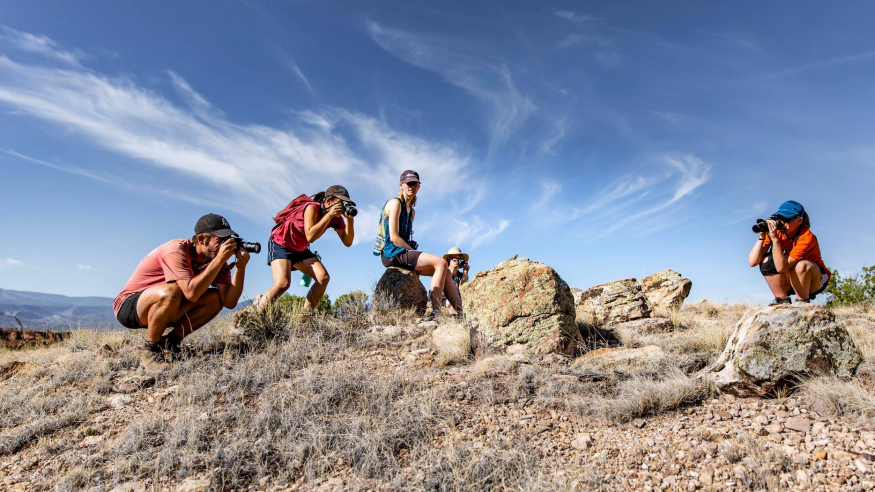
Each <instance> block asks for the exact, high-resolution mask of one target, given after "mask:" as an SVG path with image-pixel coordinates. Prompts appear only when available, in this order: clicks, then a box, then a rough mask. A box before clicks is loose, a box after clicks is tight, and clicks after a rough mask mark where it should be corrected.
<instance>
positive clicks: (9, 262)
mask: <svg viewBox="0 0 875 492" xmlns="http://www.w3.org/2000/svg"><path fill="white" fill-rule="evenodd" d="M22 265H24V263H23V262H21V261H19V260H16V259H14V258H4V259H2V260H0V269H2V268H6V267H20V266H22Z"/></svg>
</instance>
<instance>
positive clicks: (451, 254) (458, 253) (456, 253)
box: [444, 247, 468, 261]
mask: <svg viewBox="0 0 875 492" xmlns="http://www.w3.org/2000/svg"><path fill="white" fill-rule="evenodd" d="M453 258H462V259H463V260H465V261H468V255H466V254H465V253H462V250H461V249H459V248H456V247H453V248H450V250H449V251H447V254H445V255H444V259H445V260H447V261H450V260H452V259H453Z"/></svg>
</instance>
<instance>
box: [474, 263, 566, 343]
mask: <svg viewBox="0 0 875 492" xmlns="http://www.w3.org/2000/svg"><path fill="white" fill-rule="evenodd" d="M462 303H463V307H464V310H465V317H466V319H467V320H468V321H469V322H470V323H471V326H472V328H474V329H475V330H476V331H477V335H478V336H480V337H482V338H483V339H484V340H485V341H486V343H488V344H489V345H491V346H493V347H496V348H500V349H503V350H507V349H509V350H512V351H513V350H516V349H520V348H522V349H523V350H524V351H525V353H528V354H544V353H549V352H563V353H564V352H571V351H573V350H574V348H575V346H576V342H577V340H578V336H579V332H578V329H577V324H576V323H575V321H574V300H573V298H572V297H571V289H569V288H568V284H566V283H565V281H563V280H562V279H561V278H560V277H559V274H558V273H556V271H555V270H553V269H552V268H551V267H549V266H547V265H545V264H543V263H538V262H534V261H531V260H529V259H528V258H516V257H514V258H511V259H510V260H507V261H505V262H502V263H500V264H498V265H497V266H496V267H495V268H493V269H492V270H489V271H486V272H480V273H478V274H477V275H476V276H474V278H473V279H471V281H470V282H468V283H466V284H464V285H463V286H462ZM478 346H479V344H478Z"/></svg>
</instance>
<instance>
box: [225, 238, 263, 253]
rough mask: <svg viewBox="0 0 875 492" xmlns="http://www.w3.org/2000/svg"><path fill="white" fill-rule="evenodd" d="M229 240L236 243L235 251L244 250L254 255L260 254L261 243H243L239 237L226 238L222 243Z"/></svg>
mask: <svg viewBox="0 0 875 492" xmlns="http://www.w3.org/2000/svg"><path fill="white" fill-rule="evenodd" d="M229 239H232V240H234V242H236V243H237V249H243V250H246V251H248V252H250V253H255V254H258V253H261V243H250V242H246V241H244V240H243V239H241V238H239V237H233V236H228V237H226V238H224V239H222V242H223V243H224V242H225V241H227V240H229Z"/></svg>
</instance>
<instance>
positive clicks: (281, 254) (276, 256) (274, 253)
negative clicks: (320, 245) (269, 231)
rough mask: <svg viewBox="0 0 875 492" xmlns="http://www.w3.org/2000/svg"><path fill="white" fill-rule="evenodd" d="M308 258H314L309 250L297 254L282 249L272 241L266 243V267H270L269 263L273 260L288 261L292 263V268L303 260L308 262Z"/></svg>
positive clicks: (314, 255)
mask: <svg viewBox="0 0 875 492" xmlns="http://www.w3.org/2000/svg"><path fill="white" fill-rule="evenodd" d="M310 258H316V254H315V253H313V252H312V251H310V248H307V249H305V250H304V251H300V252H298V251H291V250H288V249H286V248H283V247H282V246H280V245H279V244H277V243H275V242H273V240H271V241H270V242H268V243H267V264H268V265H270V262H272V261H273V260H289V261H290V262H292V268H294V267H295V265H296V264H298V263H300V262H302V261H304V260H309V259H310Z"/></svg>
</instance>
